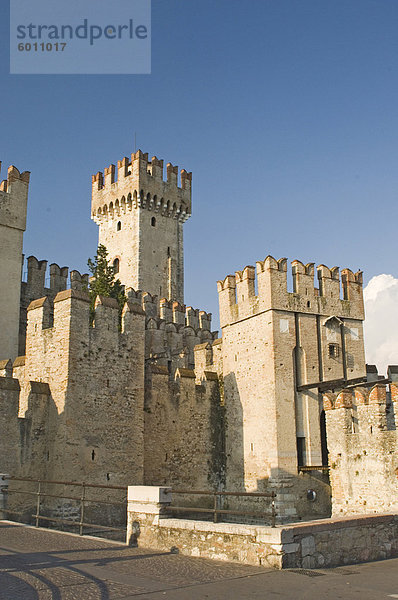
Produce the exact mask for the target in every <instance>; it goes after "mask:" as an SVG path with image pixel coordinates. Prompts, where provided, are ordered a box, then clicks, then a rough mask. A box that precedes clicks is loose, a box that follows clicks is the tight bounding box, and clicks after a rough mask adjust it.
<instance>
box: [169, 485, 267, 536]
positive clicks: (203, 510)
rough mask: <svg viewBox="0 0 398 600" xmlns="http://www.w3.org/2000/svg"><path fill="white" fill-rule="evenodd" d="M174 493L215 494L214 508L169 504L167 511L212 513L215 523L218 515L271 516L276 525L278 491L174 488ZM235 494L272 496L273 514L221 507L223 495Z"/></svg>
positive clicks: (248, 496)
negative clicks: (211, 490)
mask: <svg viewBox="0 0 398 600" xmlns="http://www.w3.org/2000/svg"><path fill="white" fill-rule="evenodd" d="M171 493H172V494H181V495H193V496H194V495H197V496H199V495H201V496H213V508H200V507H196V506H167V507H166V511H167V512H191V513H207V514H212V515H213V519H214V523H217V522H218V515H242V516H246V517H257V518H267V520H268V518H269V516H270V517H271V527H275V521H276V509H275V498H276V492H208V491H204V490H181V489H177V490H175V489H172V490H171ZM226 496H227V497H228V496H230V497H231V496H234V497H244V498H250V497H252V498H253V497H257V498H271V515H269V514H267V513H260V512H252V511H246V510H230V509H224V508H220V507H219V502H220V499H221V498H222V497H226Z"/></svg>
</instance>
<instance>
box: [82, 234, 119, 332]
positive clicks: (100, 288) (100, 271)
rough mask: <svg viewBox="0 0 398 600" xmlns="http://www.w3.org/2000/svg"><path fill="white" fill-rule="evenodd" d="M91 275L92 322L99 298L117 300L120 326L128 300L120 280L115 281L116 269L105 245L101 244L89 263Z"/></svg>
mask: <svg viewBox="0 0 398 600" xmlns="http://www.w3.org/2000/svg"><path fill="white" fill-rule="evenodd" d="M87 265H88V268H89V270H90V273H91V277H90V279H89V284H88V289H87V292H88V295H89V296H90V322H91V323H93V321H94V317H95V309H94V305H95V299H96V297H97V296H104V297H105V298H115V299H116V300H117V302H118V305H119V326H120V324H121V317H122V310H123V306H124V304H125V302H126V300H127V297H126V295H125V293H124V286H123V285H122V284H121V282H120V279H115V269H114V267H113V266H112V265H110V264H109V262H108V250H107V249H106V247H105V246H104V245H103V244H99V246H98V248H97V254H96V255H95V256H94V258H89V259H88V261H87Z"/></svg>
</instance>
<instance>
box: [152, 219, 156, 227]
mask: <svg viewBox="0 0 398 600" xmlns="http://www.w3.org/2000/svg"><path fill="white" fill-rule="evenodd" d="M151 225H152V227H155V226H156V219H155V217H152V219H151Z"/></svg>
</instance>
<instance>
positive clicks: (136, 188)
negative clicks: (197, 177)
mask: <svg viewBox="0 0 398 600" xmlns="http://www.w3.org/2000/svg"><path fill="white" fill-rule="evenodd" d="M166 171H167V177H166V179H164V178H163V160H160V159H158V158H157V157H156V156H153V157H152V159H151V160H150V161H149V160H148V153H145V154H144V153H143V152H142V151H141V150H137V152H135V153H133V154H132V155H131V159H130V160H129V159H128V158H127V157H124V158H123V159H122V160H119V161H118V169H117V177H116V167H115V165H113V164H111V165H110V166H109V167H107V168H106V169H105V170H104V172H103V173H102V172H101V171H98V173H96V174H95V175H93V176H92V204H91V214H92V219H93V220H94V221H95V222H97V223H99V222H101V220H103V219H117V218H118V217H119V216H120V215H121V214H123V213H125V212H126V211H131V210H133V209H135V208H138V207H140V208H145V209H147V210H149V211H153V212H154V213H155V214H156V213H160V214H162V215H164V216H168V217H173V218H175V219H178V220H180V221H182V222H184V221H186V220H187V219H188V217H189V216H190V215H191V182H192V173H188V172H187V171H186V170H185V169H182V170H181V173H180V181H179V180H178V167H177V166H174V165H172V164H171V163H167V169H166Z"/></svg>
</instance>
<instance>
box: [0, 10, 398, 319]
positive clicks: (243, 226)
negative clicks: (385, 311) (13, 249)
mask: <svg viewBox="0 0 398 600" xmlns="http://www.w3.org/2000/svg"><path fill="white" fill-rule="evenodd" d="M4 4H5V3H4V2H3V5H2V18H1V21H0V45H1V52H0V75H1V87H0V107H1V110H0V128H1V138H0V159H1V160H2V161H3V173H2V174H3V176H4V173H5V172H6V168H7V166H8V165H9V164H15V165H16V166H17V167H18V168H19V169H21V170H30V171H31V172H32V175H31V191H30V204H29V213H28V230H27V232H26V234H25V248H24V250H25V253H26V255H28V256H29V255H30V254H34V255H35V256H37V257H38V258H39V259H44V258H46V259H48V260H49V262H57V263H58V264H59V265H60V266H64V265H68V266H70V267H71V268H77V269H79V270H81V271H86V262H87V258H88V257H89V256H92V255H93V254H94V253H95V250H96V244H97V226H96V225H95V224H94V223H93V222H91V220H90V194H91V175H92V173H95V172H96V171H98V170H102V169H103V168H104V167H106V166H108V165H109V164H110V163H111V162H113V163H115V162H117V160H118V159H119V158H122V157H123V156H125V155H129V154H130V153H131V152H132V151H133V144H134V132H135V131H136V132H137V146H138V147H140V148H141V149H142V150H143V151H144V152H149V154H150V156H152V155H154V154H156V155H157V156H158V157H159V158H164V159H165V161H166V162H168V161H170V162H172V163H173V164H178V165H179V166H180V168H183V167H184V168H186V169H187V170H192V171H193V216H192V218H191V219H190V220H189V221H188V222H187V223H186V225H185V271H186V280H185V287H186V293H185V297H186V303H187V304H190V305H193V306H194V307H197V308H201V309H205V310H206V309H207V310H210V311H212V312H213V313H217V312H218V301H217V292H216V280H217V279H221V278H224V276H225V275H227V274H228V273H230V272H234V271H235V270H237V269H241V268H243V267H244V266H245V265H246V264H253V263H254V262H255V261H256V260H261V259H263V258H264V257H265V256H266V255H267V254H272V255H274V256H275V257H276V258H279V257H281V256H286V257H288V258H289V259H290V260H293V259H295V258H298V259H300V260H302V261H303V262H309V261H314V262H316V263H317V264H319V263H325V264H327V265H328V266H330V267H332V266H334V265H338V266H340V267H342V268H343V267H347V266H348V267H350V268H352V269H353V270H357V269H358V268H361V269H363V270H364V274H365V281H368V280H369V279H370V278H371V277H372V276H374V275H377V274H380V273H389V274H392V275H393V276H394V277H397V276H398V261H397V245H398V244H397V234H396V229H397V217H398V208H397V196H398V169H397V164H398V151H397V139H398V115H397V106H398V78H397V74H398V73H397V71H398V69H397V66H398V3H397V2H396V0H374V1H370V0H361V1H360V2H359V1H357V0H349V1H348V0H347V1H341V0H333V1H329V0H300V1H299V0H295V1H290V0H250V1H248V2H242V0H213V1H211V2H210V1H207V0H204V1H201V2H198V1H197V0H178V1H177V0H153V2H152V74H151V75H130V76H121V75H104V76H94V75H87V76H82V75H78V76H71V75H67V76H61V75H56V76H51V75H44V76H39V75H26V76H24V75H9V49H8V35H9V25H8V21H9V18H8V8H7V7H6V6H4ZM114 5H115V12H116V13H117V1H115V3H114ZM82 16H83V15H82Z"/></svg>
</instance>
